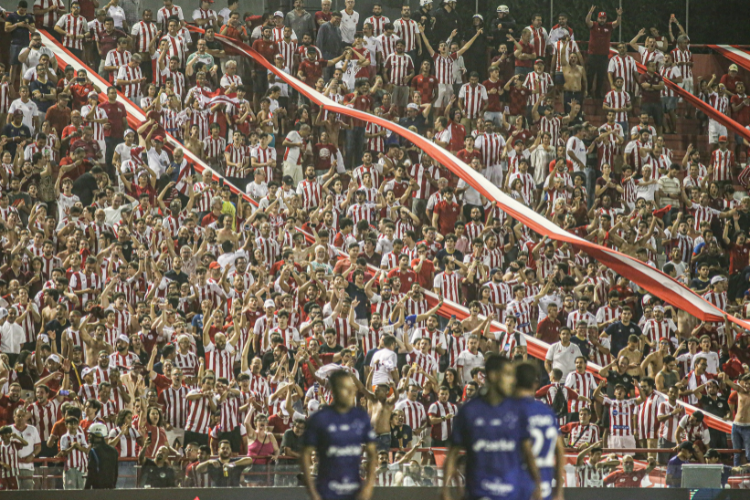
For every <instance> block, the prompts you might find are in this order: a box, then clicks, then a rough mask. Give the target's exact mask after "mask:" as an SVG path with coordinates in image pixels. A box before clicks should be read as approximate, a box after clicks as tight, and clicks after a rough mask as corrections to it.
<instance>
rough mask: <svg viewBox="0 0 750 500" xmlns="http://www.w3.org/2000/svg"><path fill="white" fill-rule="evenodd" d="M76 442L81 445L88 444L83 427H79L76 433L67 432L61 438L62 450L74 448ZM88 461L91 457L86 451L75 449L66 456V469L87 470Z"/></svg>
mask: <svg viewBox="0 0 750 500" xmlns="http://www.w3.org/2000/svg"><path fill="white" fill-rule="evenodd" d="M74 443H78V444H80V445H81V446H88V444H87V442H86V433H85V432H83V431H82V430H81V429H78V431H77V432H76V433H75V434H71V433H70V432H67V433H66V434H65V435H64V436H63V437H61V438H60V451H65V450H67V449H69V448H72V447H73V444H74ZM88 461H89V457H88V454H87V453H84V452H82V451H81V450H79V449H74V450H72V451H71V452H70V453H69V454H68V456H67V457H65V470H70V469H77V470H79V471H81V472H86V468H87V466H88Z"/></svg>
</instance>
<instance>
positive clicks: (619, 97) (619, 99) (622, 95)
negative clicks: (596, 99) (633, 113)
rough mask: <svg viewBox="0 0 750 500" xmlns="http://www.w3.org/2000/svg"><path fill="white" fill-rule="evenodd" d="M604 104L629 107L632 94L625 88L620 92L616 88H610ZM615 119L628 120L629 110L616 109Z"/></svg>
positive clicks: (619, 107)
mask: <svg viewBox="0 0 750 500" xmlns="http://www.w3.org/2000/svg"><path fill="white" fill-rule="evenodd" d="M604 104H606V105H607V107H610V108H615V109H622V108H627V107H628V106H629V105H630V95H629V94H628V93H627V92H625V91H624V90H621V91H620V92H618V91H616V90H610V91H609V92H607V95H606V96H605V97H604ZM615 121H616V122H627V121H628V112H627V111H615Z"/></svg>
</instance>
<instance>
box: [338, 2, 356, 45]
mask: <svg viewBox="0 0 750 500" xmlns="http://www.w3.org/2000/svg"><path fill="white" fill-rule="evenodd" d="M344 6H345V8H344V10H342V11H341V27H340V30H341V41H343V42H344V43H354V35H355V33H357V24H359V12H357V11H355V10H354V0H346V1H345V2H344Z"/></svg>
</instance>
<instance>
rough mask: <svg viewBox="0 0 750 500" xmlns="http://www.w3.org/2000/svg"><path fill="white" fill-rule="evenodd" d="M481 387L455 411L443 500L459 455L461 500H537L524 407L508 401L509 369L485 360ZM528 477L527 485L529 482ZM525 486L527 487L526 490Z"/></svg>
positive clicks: (493, 358)
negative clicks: (462, 475)
mask: <svg viewBox="0 0 750 500" xmlns="http://www.w3.org/2000/svg"><path fill="white" fill-rule="evenodd" d="M485 372H486V383H485V387H484V388H483V389H482V391H481V392H480V395H479V396H478V397H476V398H474V399H472V400H471V401H469V402H467V403H466V404H465V405H464V406H463V407H461V409H460V410H459V411H458V415H456V418H455V419H454V423H453V435H452V437H451V447H450V449H449V450H448V456H447V457H446V459H445V470H444V474H443V476H444V478H445V485H444V486H443V500H452V498H453V492H452V489H451V483H452V481H451V479H452V478H453V476H454V474H455V473H456V462H457V461H458V457H459V454H460V453H461V451H466V492H465V494H464V497H465V498H466V499H467V500H478V499H480V498H482V499H485V498H486V499H490V500H501V499H502V500H528V499H529V491H530V489H531V488H533V494H532V495H531V498H533V499H540V498H541V479H540V476H539V468H538V467H537V466H536V461H535V460H534V453H533V451H532V438H531V434H530V433H529V420H528V418H527V416H526V406H527V405H526V404H525V403H523V402H521V401H519V400H517V399H513V398H512V395H513V389H514V386H515V381H516V380H515V379H516V376H515V368H514V367H513V365H512V364H511V362H510V360H508V359H507V358H504V357H500V356H499V355H497V354H490V355H489V356H487V358H486V359H485ZM529 475H531V478H533V481H532V482H530V481H529ZM530 483H531V484H530Z"/></svg>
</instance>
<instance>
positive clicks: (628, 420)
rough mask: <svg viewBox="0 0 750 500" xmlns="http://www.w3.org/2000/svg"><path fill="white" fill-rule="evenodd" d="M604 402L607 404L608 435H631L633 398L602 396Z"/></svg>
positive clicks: (633, 410)
mask: <svg viewBox="0 0 750 500" xmlns="http://www.w3.org/2000/svg"><path fill="white" fill-rule="evenodd" d="M604 404H605V405H609V434H610V436H618V437H622V436H632V435H633V427H632V416H633V414H634V413H635V408H636V404H635V399H623V400H621V401H620V400H616V399H609V398H607V397H605V398H604Z"/></svg>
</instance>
